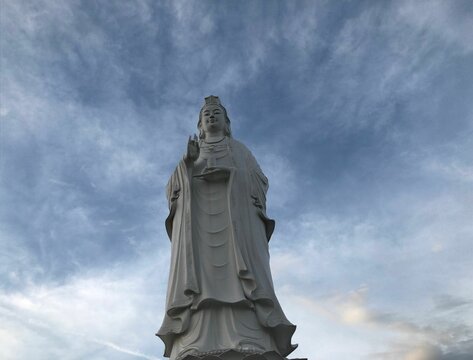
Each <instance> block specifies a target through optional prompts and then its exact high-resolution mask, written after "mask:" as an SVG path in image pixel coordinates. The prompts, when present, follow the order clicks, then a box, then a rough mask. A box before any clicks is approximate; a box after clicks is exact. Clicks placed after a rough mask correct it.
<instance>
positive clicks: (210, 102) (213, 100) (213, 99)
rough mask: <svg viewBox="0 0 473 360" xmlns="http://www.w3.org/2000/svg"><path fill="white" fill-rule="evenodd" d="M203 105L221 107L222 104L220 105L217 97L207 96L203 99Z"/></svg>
mask: <svg viewBox="0 0 473 360" xmlns="http://www.w3.org/2000/svg"><path fill="white" fill-rule="evenodd" d="M205 105H219V106H222V104H220V99H219V98H218V96H213V95H210V96H207V97H206V98H205V104H204V106H205Z"/></svg>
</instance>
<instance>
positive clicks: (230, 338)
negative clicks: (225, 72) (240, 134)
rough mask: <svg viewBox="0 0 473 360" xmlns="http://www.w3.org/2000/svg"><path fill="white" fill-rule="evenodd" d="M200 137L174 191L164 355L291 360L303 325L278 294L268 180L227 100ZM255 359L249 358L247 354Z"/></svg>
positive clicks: (208, 117) (215, 102)
mask: <svg viewBox="0 0 473 360" xmlns="http://www.w3.org/2000/svg"><path fill="white" fill-rule="evenodd" d="M198 129H199V131H200V136H199V139H197V137H196V136H195V135H194V139H191V138H189V142H188V149H187V154H186V155H185V156H184V159H183V160H181V162H180V163H179V165H178V166H177V168H176V170H175V171H174V173H173V175H172V176H171V179H170V180H169V183H168V186H167V198H168V202H169V209H170V213H169V216H168V218H167V219H166V230H167V232H168V235H169V237H170V239H171V244H172V255H171V256H172V258H171V270H170V275H169V284H168V292H167V302H166V314H165V318H164V321H163V324H162V326H161V328H160V330H159V331H158V333H157V334H156V335H158V336H159V337H160V338H161V339H162V340H163V342H164V343H165V354H164V356H166V357H170V358H171V359H172V360H174V359H183V358H185V357H186V356H188V355H192V356H197V357H198V356H204V355H205V354H208V353H212V354H216V355H218V354H221V353H224V352H225V351H228V350H233V351H235V352H237V353H239V354H242V355H241V357H240V358H243V357H244V356H248V353H257V354H264V353H271V354H273V358H274V356H276V358H281V357H285V356H287V355H288V354H289V353H291V352H292V351H293V350H294V349H295V348H296V345H292V344H291V337H292V335H293V333H294V331H295V329H296V327H295V326H294V325H293V324H291V323H290V322H289V321H288V320H287V319H286V316H285V315H284V313H283V311H282V309H281V306H280V305H279V302H278V300H277V298H276V295H275V293H274V289H273V281H272V277H271V271H270V268H269V252H268V241H269V239H270V237H271V234H272V232H273V229H274V221H273V220H271V219H269V218H268V217H267V215H266V191H267V190H268V180H267V178H266V176H265V175H264V174H263V172H262V171H261V169H260V167H259V165H258V163H257V162H256V160H255V158H254V157H253V155H252V154H251V152H250V151H249V150H248V149H247V148H246V147H245V146H244V145H243V144H241V143H240V142H238V141H236V140H234V139H233V138H232V136H231V130H230V120H229V118H228V116H227V113H226V110H225V108H224V107H223V106H222V105H221V104H220V102H219V99H218V97H216V96H209V97H207V98H206V99H205V104H204V106H203V108H202V110H201V111H200V116H199V122H198ZM245 354H246V355H245Z"/></svg>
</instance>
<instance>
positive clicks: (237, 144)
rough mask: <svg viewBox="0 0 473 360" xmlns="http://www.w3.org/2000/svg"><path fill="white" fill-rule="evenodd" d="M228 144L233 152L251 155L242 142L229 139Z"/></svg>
mask: <svg viewBox="0 0 473 360" xmlns="http://www.w3.org/2000/svg"><path fill="white" fill-rule="evenodd" d="M229 142H230V146H231V147H232V149H233V150H234V151H235V150H236V151H241V152H242V153H245V154H251V151H250V149H248V148H247V147H246V145H245V144H243V143H242V142H240V141H238V140H235V139H234V138H229Z"/></svg>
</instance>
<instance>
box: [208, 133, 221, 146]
mask: <svg viewBox="0 0 473 360" xmlns="http://www.w3.org/2000/svg"><path fill="white" fill-rule="evenodd" d="M224 138H225V135H224V134H215V135H211V134H206V136H205V142H206V143H207V144H211V143H216V142H219V141H222V140H223V139H224Z"/></svg>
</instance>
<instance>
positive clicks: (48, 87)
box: [0, 0, 473, 360]
mask: <svg viewBox="0 0 473 360" xmlns="http://www.w3.org/2000/svg"><path fill="white" fill-rule="evenodd" d="M0 10H1V11H0V15H1V33H0V41H1V43H0V45H1V63H0V66H1V79H0V82H1V83H0V84H1V99H0V100H1V110H0V121H1V134H0V136H1V137H0V151H1V158H0V160H1V161H0V164H1V165H0V172H1V177H0V182H1V192H0V204H1V206H0V210H1V228H0V348H1V349H2V350H1V352H2V356H3V359H7V360H11V359H15V360H16V359H19V360H23V359H24V360H26V359H35V360H49V359H65V360H69V359H70V360H72V359H74V360H79V359H92V360H99V359H107V360H108V359H112V360H116V359H118V360H133V359H153V360H157V359H163V357H162V353H163V350H164V349H163V346H162V344H161V342H160V341H159V339H158V338H156V337H155V336H154V333H155V332H156V330H157V329H158V328H159V326H160V325H161V321H162V317H163V311H164V301H165V298H164V296H165V289H166V281H167V273H168V269H169V250H170V244H169V240H168V239H167V236H166V234H165V230H164V225H163V222H164V219H165V217H166V216H167V203H166V200H165V195H164V187H165V184H166V182H167V180H168V177H169V176H170V174H171V173H172V171H173V169H174V167H175V165H176V164H177V162H178V161H179V159H180V158H181V157H182V154H183V153H184V150H185V147H186V141H187V137H188V136H189V135H190V134H193V133H194V132H196V123H197V118H198V112H199V109H200V107H201V105H202V102H203V98H204V97H205V96H208V95H210V94H214V95H218V96H220V98H221V99H222V101H223V103H224V105H225V106H226V107H227V110H228V112H229V116H230V119H231V120H232V129H233V134H234V137H235V138H236V139H238V140H240V141H242V142H243V143H245V144H246V145H247V146H248V147H249V148H250V149H251V150H252V152H253V153H254V155H255V156H256V158H257V159H258V161H259V163H260V165H261V167H262V169H263V171H264V172H265V173H266V175H267V176H268V177H269V180H270V190H269V194H268V213H269V215H270V216H272V217H273V218H275V219H276V222H277V224H276V231H275V234H274V236H273V238H272V240H271V254H272V257H271V265H272V270H273V276H274V281H275V286H276V292H277V294H278V297H279V299H280V301H281V303H282V306H283V308H284V310H285V312H286V314H287V316H288V318H289V319H290V320H291V321H292V322H293V323H295V324H297V326H298V329H297V331H296V334H295V336H294V342H296V343H299V348H298V349H297V350H296V351H295V352H294V353H293V354H292V357H308V358H309V359H310V360H345V359H347V360H348V359H349V360H358V359H360V360H364V359H366V360H372V359H381V360H447V359H448V360H454V359H455V360H466V359H471V358H472V357H471V356H472V355H473V281H472V279H473V260H472V254H473V222H472V219H473V101H472V99H473V41H472V39H471V36H472V34H473V2H472V1H470V0H465V1H461V0H455V1H447V0H444V1H432V0H429V1H421V0H411V1H401V0H399V1H387V0H383V1H342V0H341V1H323V0H320V1H306V2H305V1H285V2H282V1H276V0H274V1H269V0H268V1H241V2H240V1H206V0H202V1H151V0H149V1H147V0H134V1H99V0H96V1H93V0H90V1H56V0H35V1H33V0H31V1H24V0H15V1H7V0H1V9H0Z"/></svg>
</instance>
